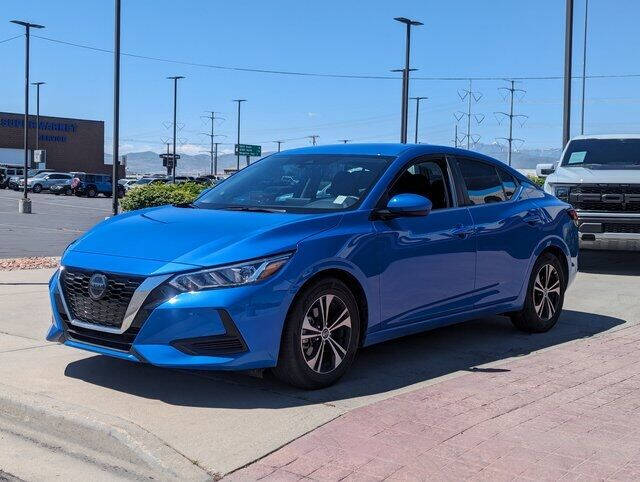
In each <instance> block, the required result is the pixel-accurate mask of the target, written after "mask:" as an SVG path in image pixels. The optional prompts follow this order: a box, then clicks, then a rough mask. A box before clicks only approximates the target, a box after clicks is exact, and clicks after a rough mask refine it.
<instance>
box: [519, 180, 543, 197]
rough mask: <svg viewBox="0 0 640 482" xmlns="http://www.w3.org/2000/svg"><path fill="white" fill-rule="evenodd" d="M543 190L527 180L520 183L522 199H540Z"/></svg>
mask: <svg viewBox="0 0 640 482" xmlns="http://www.w3.org/2000/svg"><path fill="white" fill-rule="evenodd" d="M544 196H545V194H544V191H543V190H542V189H540V188H539V187H536V186H534V185H533V184H530V183H528V182H523V183H522V199H542V198H543V197H544Z"/></svg>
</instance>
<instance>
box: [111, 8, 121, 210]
mask: <svg viewBox="0 0 640 482" xmlns="http://www.w3.org/2000/svg"><path fill="white" fill-rule="evenodd" d="M113 47H114V49H113V170H112V172H111V210H112V212H113V215H114V216H117V215H118V174H119V172H118V171H119V169H118V167H119V166H120V0H115V10H114V30H113Z"/></svg>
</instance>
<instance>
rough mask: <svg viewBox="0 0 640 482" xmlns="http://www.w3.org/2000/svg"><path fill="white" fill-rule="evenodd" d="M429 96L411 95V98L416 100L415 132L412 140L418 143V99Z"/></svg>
mask: <svg viewBox="0 0 640 482" xmlns="http://www.w3.org/2000/svg"><path fill="white" fill-rule="evenodd" d="M428 98H429V97H419V96H418V97H411V99H413V100H415V101H416V133H415V139H414V142H415V143H416V144H417V143H418V117H419V115H420V101H421V100H423V99H428Z"/></svg>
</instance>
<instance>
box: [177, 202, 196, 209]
mask: <svg viewBox="0 0 640 482" xmlns="http://www.w3.org/2000/svg"><path fill="white" fill-rule="evenodd" d="M172 206H173V207H175V208H189V209H197V206H196V205H195V204H192V203H174V204H172Z"/></svg>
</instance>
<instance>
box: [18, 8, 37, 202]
mask: <svg viewBox="0 0 640 482" xmlns="http://www.w3.org/2000/svg"><path fill="white" fill-rule="evenodd" d="M11 23H15V24H17V25H22V26H23V27H24V29H25V55H24V189H23V191H22V199H20V200H19V201H18V212H19V213H22V214H29V213H31V201H30V200H29V198H28V196H27V177H28V175H27V171H28V170H29V40H30V38H31V35H30V34H31V29H32V28H44V26H43V25H38V24H37V23H29V22H23V21H22V20H11Z"/></svg>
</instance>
